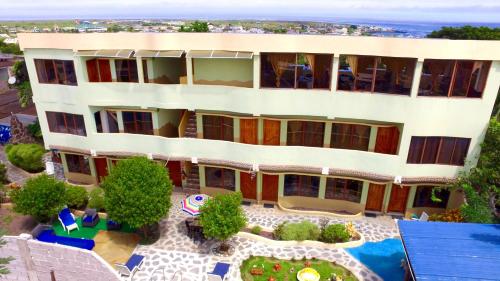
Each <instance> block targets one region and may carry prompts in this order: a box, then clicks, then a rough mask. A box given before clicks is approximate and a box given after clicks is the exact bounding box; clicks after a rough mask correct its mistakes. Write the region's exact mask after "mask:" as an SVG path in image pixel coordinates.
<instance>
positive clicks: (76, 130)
mask: <svg viewBox="0 0 500 281" xmlns="http://www.w3.org/2000/svg"><path fill="white" fill-rule="evenodd" d="M46 116H47V122H48V123H49V130H50V131H51V132H53V133H64V134H72V135H79V136H87V132H86V131H85V122H84V121H83V115H79V114H71V113H64V112H52V111H47V112H46Z"/></svg>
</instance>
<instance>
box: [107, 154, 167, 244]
mask: <svg viewBox="0 0 500 281" xmlns="http://www.w3.org/2000/svg"><path fill="white" fill-rule="evenodd" d="M102 187H103V189H104V192H105V196H104V204H105V208H106V212H107V213H108V216H109V218H110V219H112V220H114V221H116V222H119V223H126V224H128V225H130V226H131V227H132V228H137V229H141V230H142V233H143V234H144V238H145V239H149V230H150V226H151V225H153V224H155V223H158V222H159V221H160V220H161V219H162V218H163V217H165V216H166V215H167V214H168V211H169V209H170V207H171V205H172V203H171V201H170V195H171V194H172V182H171V181H170V178H169V177H168V174H167V171H166V169H165V168H164V167H162V166H161V165H159V164H157V163H155V162H153V161H151V160H148V159H147V158H145V157H133V158H130V159H126V160H122V161H119V162H118V163H117V165H116V166H115V167H114V168H113V169H112V170H111V171H110V173H109V175H108V176H107V177H106V178H105V179H104V182H103V183H102Z"/></svg>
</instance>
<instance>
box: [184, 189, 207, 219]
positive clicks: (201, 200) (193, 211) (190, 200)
mask: <svg viewBox="0 0 500 281" xmlns="http://www.w3.org/2000/svg"><path fill="white" fill-rule="evenodd" d="M209 198H210V196H208V195H206V194H194V195H191V196H188V197H186V198H185V199H184V200H182V202H181V204H182V210H183V211H184V212H186V213H188V214H190V215H192V216H198V215H199V214H200V208H201V206H203V204H205V202H206V201H207V200H208V199H209Z"/></svg>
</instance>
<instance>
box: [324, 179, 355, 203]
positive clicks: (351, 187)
mask: <svg viewBox="0 0 500 281" xmlns="http://www.w3.org/2000/svg"><path fill="white" fill-rule="evenodd" d="M362 191H363V182H362V181H358V180H349V179H341V178H328V179H327V180H326V190H325V198H326V199H337V200H347V201H351V202H356V203H359V202H361V192H362Z"/></svg>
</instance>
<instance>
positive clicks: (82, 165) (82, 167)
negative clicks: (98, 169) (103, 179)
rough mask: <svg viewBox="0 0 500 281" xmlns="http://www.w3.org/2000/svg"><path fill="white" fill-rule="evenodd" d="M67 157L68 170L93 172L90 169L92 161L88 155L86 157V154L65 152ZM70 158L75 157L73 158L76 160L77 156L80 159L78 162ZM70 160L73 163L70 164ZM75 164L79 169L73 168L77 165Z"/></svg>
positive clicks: (88, 173) (82, 172)
mask: <svg viewBox="0 0 500 281" xmlns="http://www.w3.org/2000/svg"><path fill="white" fill-rule="evenodd" d="M65 158H66V165H67V167H68V172H70V173H77V174H84V175H92V172H91V170H90V161H89V159H88V157H87V159H85V156H84V155H81V154H72V153H65ZM70 158H73V160H75V158H78V159H77V161H76V162H73V161H69V159H70ZM70 162H71V163H72V165H70ZM74 164H75V165H76V166H78V167H77V168H78V169H76V170H73V168H74V167H75V166H74Z"/></svg>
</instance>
